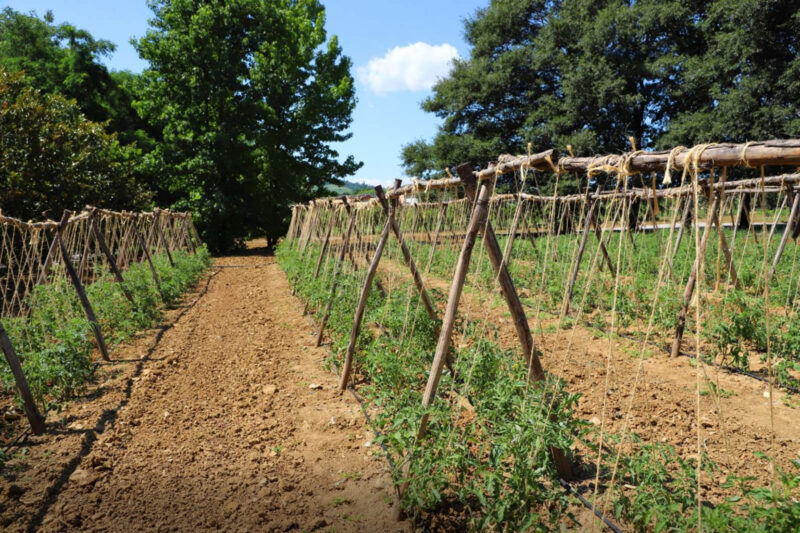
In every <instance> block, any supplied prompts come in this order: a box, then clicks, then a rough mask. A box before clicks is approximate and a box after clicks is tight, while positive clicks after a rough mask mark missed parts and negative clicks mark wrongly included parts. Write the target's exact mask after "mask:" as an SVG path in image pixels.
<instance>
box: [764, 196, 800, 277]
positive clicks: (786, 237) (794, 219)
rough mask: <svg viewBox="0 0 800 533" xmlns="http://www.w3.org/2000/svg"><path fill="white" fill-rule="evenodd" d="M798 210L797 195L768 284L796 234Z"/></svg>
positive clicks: (799, 203) (776, 253)
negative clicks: (790, 238)
mask: <svg viewBox="0 0 800 533" xmlns="http://www.w3.org/2000/svg"><path fill="white" fill-rule="evenodd" d="M798 210H800V194H795V195H794V200H793V201H792V210H791V211H790V212H789V220H788V221H787V222H786V228H785V229H784V230H783V236H781V242H780V244H779V245H778V250H777V251H776V252H775V258H774V259H773V260H772V267H771V268H770V269H769V274H768V275H767V283H769V282H770V281H771V280H772V277H773V276H774V275H775V269H776V268H777V267H778V262H779V261H780V260H781V256H782V255H783V249H784V248H786V243H787V242H788V240H789V237H790V236H791V235H792V234H793V233H794V229H795V228H794V227H795V225H796V224H797V216H798Z"/></svg>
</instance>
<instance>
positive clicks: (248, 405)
mask: <svg viewBox="0 0 800 533" xmlns="http://www.w3.org/2000/svg"><path fill="white" fill-rule="evenodd" d="M261 244H263V243H261ZM250 251H251V253H250V254H248V255H244V256H237V257H225V258H220V259H217V261H216V266H217V267H221V268H220V269H219V272H218V273H216V274H215V275H214V276H213V277H212V278H211V279H210V280H208V281H204V282H203V283H202V284H201V287H200V289H201V290H202V289H203V288H204V287H205V291H204V292H203V293H202V294H200V295H199V298H198V295H197V294H196V295H189V297H188V300H187V302H191V301H192V300H193V299H196V303H195V304H194V305H192V306H191V307H189V308H187V309H184V310H183V311H180V310H178V311H176V312H173V313H172V317H171V319H172V320H177V322H175V323H174V325H173V326H172V327H171V328H169V329H166V330H164V331H162V332H161V333H159V334H158V335H157V337H158V339H156V338H155V337H156V335H154V333H155V332H151V334H148V335H146V336H143V337H142V338H139V339H137V340H136V341H135V342H134V343H132V344H130V345H127V346H122V347H119V348H117V350H115V352H114V356H115V357H117V358H119V359H120V361H118V362H117V363H115V364H112V365H111V366H109V367H104V370H105V371H104V372H103V375H102V377H101V379H100V380H99V381H100V383H99V384H98V385H97V386H96V387H94V388H93V389H92V390H91V391H90V394H89V395H88V397H87V398H85V399H84V400H82V401H78V402H75V403H73V404H71V405H70V406H69V407H68V408H67V409H66V410H65V411H64V412H63V413H61V415H54V414H52V413H51V416H50V420H53V421H54V422H53V423H51V425H50V427H49V434H48V435H46V436H44V437H41V438H29V439H28V440H27V441H26V442H23V443H22V446H21V447H19V448H17V449H16V452H15V455H14V456H13V457H12V459H11V460H10V461H8V463H7V469H6V471H7V472H9V473H10V474H9V475H8V476H7V477H6V478H5V479H4V480H3V481H2V487H0V490H2V493H1V494H2V495H1V496H0V497H2V504H1V505H2V507H1V508H0V511H1V514H0V517H1V518H2V522H0V523H1V524H2V526H3V528H5V529H6V530H9V531H20V530H25V529H28V530H30V529H37V528H38V527H41V529H43V530H45V531H71V530H79V529H80V530H90V531H112V530H113V531H118V530H127V531H139V530H158V531H198V530H218V529H224V530H237V531H239V530H241V531H252V530H260V531H273V530H274V531H287V530H292V529H298V530H306V531H311V530H330V531H397V530H398V529H403V528H404V524H402V523H400V524H398V523H397V522H395V521H393V520H392V519H391V512H390V505H391V495H392V489H391V481H390V479H389V476H388V473H387V468H386V463H385V461H384V459H382V458H380V457H378V456H377V455H376V453H375V451H376V449H378V447H377V446H372V445H371V441H372V436H371V435H370V434H369V431H368V428H367V427H366V426H365V423H364V419H363V416H362V414H361V412H360V407H359V405H358V404H357V403H356V402H355V400H354V399H353V398H352V397H351V396H349V395H345V396H340V395H338V394H337V393H336V392H335V384H336V379H335V377H334V376H333V375H331V374H329V373H327V372H325V371H324V370H323V368H322V360H323V359H324V357H325V353H324V351H323V350H322V349H320V348H316V347H314V346H313V344H314V337H313V335H312V333H311V330H310V328H309V325H308V322H307V321H306V319H305V318H303V317H302V315H301V310H302V307H301V306H300V304H299V302H298V301H297V300H295V299H293V298H291V297H289V295H288V284H287V281H286V277H285V275H284V274H283V272H282V271H281V270H280V268H279V267H278V265H277V264H276V262H275V260H274V259H273V258H272V257H267V256H265V255H263V253H262V252H263V249H251V250H250ZM142 358H146V359H145V360H142Z"/></svg>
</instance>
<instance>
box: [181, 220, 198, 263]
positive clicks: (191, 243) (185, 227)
mask: <svg viewBox="0 0 800 533" xmlns="http://www.w3.org/2000/svg"><path fill="white" fill-rule="evenodd" d="M181 227H182V228H183V233H184V236H185V237H186V240H187V241H189V246H191V247H192V255H197V248H196V247H195V245H194V237H192V232H191V231H190V230H189V219H188V218H186V217H183V218H182V219H181Z"/></svg>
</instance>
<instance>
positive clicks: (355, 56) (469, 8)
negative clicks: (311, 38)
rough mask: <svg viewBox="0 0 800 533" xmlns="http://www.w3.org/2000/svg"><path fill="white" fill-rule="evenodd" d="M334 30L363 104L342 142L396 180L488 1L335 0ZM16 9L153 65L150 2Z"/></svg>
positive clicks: (368, 171)
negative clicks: (469, 23)
mask: <svg viewBox="0 0 800 533" xmlns="http://www.w3.org/2000/svg"><path fill="white" fill-rule="evenodd" d="M323 3H324V4H325V6H326V8H327V17H328V20H327V24H326V27H327V30H328V34H329V35H332V34H336V35H338V36H339V42H340V44H341V46H342V48H343V50H344V53H345V54H346V55H348V56H350V57H351V58H352V60H353V66H354V71H353V75H354V77H355V78H356V94H357V97H358V106H357V107H356V110H355V113H354V115H353V125H352V133H353V137H352V139H350V140H349V141H347V142H346V143H343V144H342V145H339V146H337V149H338V150H339V152H340V153H341V154H342V155H347V154H352V155H354V156H355V157H356V159H357V160H360V161H363V162H364V167H363V168H362V169H361V170H360V171H359V172H358V173H357V174H356V176H355V180H356V181H366V182H368V183H370V184H378V183H382V184H390V183H391V182H392V180H393V179H394V178H396V177H403V176H402V169H401V167H400V147H401V146H402V145H403V144H405V143H407V142H410V141H413V140H415V139H418V138H426V139H427V138H430V137H431V136H433V134H434V133H435V132H436V127H437V124H438V120H437V119H436V117H434V116H432V115H429V114H427V113H424V112H423V111H422V110H421V109H420V108H419V103H420V102H421V101H422V100H423V99H424V98H425V97H426V96H427V95H429V94H430V89H429V87H430V85H431V83H432V81H433V80H435V79H436V78H437V77H439V76H442V75H444V74H446V73H447V71H448V69H449V64H450V58H452V57H453V56H454V55H456V54H458V55H459V56H461V57H467V56H468V55H469V50H468V48H467V44H466V42H465V41H464V37H463V24H462V21H463V19H464V18H466V17H468V16H470V15H472V14H473V13H474V12H475V11H476V10H477V9H478V8H479V7H483V6H485V5H487V4H488V3H489V0H405V1H400V0H328V1H324V0H323ZM0 5H3V6H10V7H11V8H13V9H16V10H17V11H23V12H28V11H35V12H36V13H37V14H38V15H40V16H41V15H43V14H44V13H45V12H46V11H47V10H52V11H53V14H54V16H55V20H56V22H69V23H71V24H73V25H75V26H77V27H80V28H83V29H87V30H89V32H90V33H91V34H92V35H93V36H94V37H95V38H98V39H108V40H110V41H112V42H114V43H115V44H116V45H117V51H116V52H115V53H114V55H113V56H112V57H110V58H108V59H107V60H106V64H107V65H108V66H109V67H110V68H113V69H129V70H133V71H136V72H139V71H141V70H142V69H144V68H145V67H146V66H147V65H146V63H145V62H143V61H142V60H141V59H139V57H138V55H137V54H136V51H135V50H134V49H133V47H131V45H130V44H129V40H130V39H131V37H137V36H141V35H142V34H144V32H145V31H146V29H147V19H148V18H149V16H150V14H151V12H150V10H149V9H148V8H147V5H146V3H145V0H0Z"/></svg>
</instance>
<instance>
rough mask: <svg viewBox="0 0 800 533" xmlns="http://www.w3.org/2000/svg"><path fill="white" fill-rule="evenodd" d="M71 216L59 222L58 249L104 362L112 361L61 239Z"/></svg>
mask: <svg viewBox="0 0 800 533" xmlns="http://www.w3.org/2000/svg"><path fill="white" fill-rule="evenodd" d="M69 215H70V212H69V211H66V210H65V211H64V215H63V216H62V217H61V222H59V224H58V228H57V229H56V239H58V247H59V248H60V249H61V259H62V260H63V261H64V266H65V267H66V269H67V274H69V277H70V279H71V280H72V284H73V285H74V286H75V292H77V293H78V299H79V300H80V302H81V305H82V306H83V311H84V313H86V319H87V320H88V321H89V322H90V323H91V324H92V330H93V331H94V338H95V339H97V346H98V347H99V348H100V353H101V354H102V356H103V359H104V360H106V361H110V360H111V358H110V357H109V356H108V348H107V347H106V340H105V338H103V332H101V331H100V323H99V322H98V321H97V315H95V313H94V309H93V308H92V304H91V303H90V302H89V298H88V297H87V296H86V291H85V290H84V288H83V283H81V278H80V276H78V272H77V271H76V270H75V267H74V266H73V265H72V260H71V259H70V257H69V250H67V246H66V245H65V244H64V240H63V239H62V238H61V233H62V232H63V231H64V228H65V227H66V225H67V221H68V220H69Z"/></svg>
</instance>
